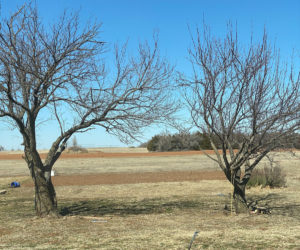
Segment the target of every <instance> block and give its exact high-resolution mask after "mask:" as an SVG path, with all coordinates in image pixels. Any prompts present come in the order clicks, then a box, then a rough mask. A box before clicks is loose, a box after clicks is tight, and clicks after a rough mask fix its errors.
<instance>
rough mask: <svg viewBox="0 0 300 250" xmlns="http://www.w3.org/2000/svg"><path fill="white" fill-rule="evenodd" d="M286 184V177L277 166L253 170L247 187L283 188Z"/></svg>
mask: <svg viewBox="0 0 300 250" xmlns="http://www.w3.org/2000/svg"><path fill="white" fill-rule="evenodd" d="M285 184H286V175H285V173H284V172H283V171H282V170H281V168H280V167H279V166H275V167H264V168H263V169H254V170H253V172H252V175H251V178H250V180H249V181H248V183H247V187H248V188H250V187H255V186H261V187H267V186H269V187H270V188H276V187H284V186H285Z"/></svg>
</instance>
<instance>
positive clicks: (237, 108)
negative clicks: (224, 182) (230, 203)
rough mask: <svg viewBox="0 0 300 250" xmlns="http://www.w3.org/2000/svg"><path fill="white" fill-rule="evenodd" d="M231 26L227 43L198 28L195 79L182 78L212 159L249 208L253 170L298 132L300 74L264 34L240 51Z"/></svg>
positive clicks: (192, 56) (193, 51)
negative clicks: (248, 189)
mask: <svg viewBox="0 0 300 250" xmlns="http://www.w3.org/2000/svg"><path fill="white" fill-rule="evenodd" d="M228 27H229V28H228V32H227V34H226V36H225V38H224V39H218V38H216V37H214V36H212V35H211V33H210V30H209V28H208V27H207V26H205V25H204V28H203V31H200V29H199V28H198V29H196V35H192V47H191V49H189V58H190V61H191V65H192V69H193V75H192V77H190V78H188V77H185V76H183V75H181V76H180V83H181V86H183V87H184V88H185V90H186V91H185V100H186V103H187V105H188V108H189V111H190V114H191V118H192V122H193V124H194V125H195V126H196V127H197V128H198V129H199V130H201V131H202V132H203V133H206V134H207V135H209V138H210V143H211V146H212V148H213V149H214V152H215V155H216V157H213V156H210V155H208V156H209V157H210V158H211V159H212V160H214V161H216V162H217V163H218V165H219V166H220V168H221V169H222V170H223V171H224V173H225V175H226V177H227V179H228V180H229V181H230V182H231V183H232V185H233V186H234V197H235V198H236V199H237V200H241V201H242V202H243V203H244V204H247V202H246V197H245V186H246V184H247V182H248V181H249V178H250V176H251V173H252V170H253V169H254V168H255V167H256V166H257V164H258V163H259V162H260V161H261V160H262V159H263V158H264V157H265V156H266V155H267V154H268V153H269V152H270V151H272V150H274V149H276V148H278V147H280V146H281V141H282V140H283V139H285V138H288V136H290V135H293V133H295V132H297V131H298V132H299V126H300V103H299V102H300V95H299V94H300V93H299V92H300V75H299V69H297V70H298V71H296V72H295V71H294V69H293V67H287V65H283V66H282V64H281V63H280V60H279V55H278V53H277V51H276V49H274V47H273V46H271V45H270V44H269V43H268V39H267V34H266V32H264V34H263V36H262V39H261V40H260V41H258V42H255V41H254V39H253V38H251V39H250V41H251V42H250V44H249V45H248V47H242V46H241V44H240V43H239V41H238V34H237V31H236V30H234V29H233V28H232V26H230V25H229V26H228ZM216 142H218V144H219V143H220V145H221V147H220V148H217V146H216ZM234 145H235V146H234ZM234 148H235V149H234Z"/></svg>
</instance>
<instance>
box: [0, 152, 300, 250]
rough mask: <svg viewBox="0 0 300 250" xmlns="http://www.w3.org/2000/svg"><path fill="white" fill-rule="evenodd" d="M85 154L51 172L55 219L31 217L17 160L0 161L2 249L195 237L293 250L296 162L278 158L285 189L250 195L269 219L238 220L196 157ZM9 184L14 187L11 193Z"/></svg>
mask: <svg viewBox="0 0 300 250" xmlns="http://www.w3.org/2000/svg"><path fill="white" fill-rule="evenodd" d="M89 152H90V153H88V154H71V153H69V154H67V153H66V154H64V155H63V157H62V158H61V159H60V160H59V161H58V162H57V164H56V165H55V172H56V176H54V177H53V182H54V185H55V188H56V192H57V197H58V203H59V209H60V213H61V215H62V217H61V218H59V219H50V218H43V219H40V218H36V217H35V216H34V209H33V205H34V204H33V196H34V190H33V187H32V181H31V180H30V178H29V176H28V170H27V168H26V165H25V163H24V161H23V160H22V157H21V154H18V152H15V153H14V154H8V153H0V190H2V189H6V190H7V191H8V192H7V193H6V194H4V195H0V220H1V224H0V248H1V249H20V248H22V249H34V248H35V249H187V248H188V246H189V245H190V243H191V240H192V237H193V235H194V233H195V232H199V233H198V234H197V236H196V238H195V240H194V241H193V243H192V249H205V248H207V249H241V248H250V249H300V248H299V246H300V234H299V232H300V198H299V191H300V184H299V180H300V171H299V167H300V160H299V158H297V157H293V156H292V155H290V154H288V153H282V152H281V153H276V157H275V159H276V160H277V162H278V163H280V164H281V166H282V167H283V169H284V170H285V171H286V173H287V178H288V182H287V187H285V188H280V189H268V188H265V189H261V188H259V187H258V188H252V189H249V190H247V195H248V198H249V199H250V200H256V201H258V203H259V204H260V205H262V206H268V207H270V208H271V212H272V213H271V214H270V215H253V214H239V215H236V214H234V213H230V212H228V211H225V210H224V206H225V205H227V206H228V207H229V208H230V205H231V200H230V198H229V197H230V196H229V195H230V193H231V192H232V187H231V186H230V184H229V183H228V181H226V180H225V178H224V176H223V174H222V172H221V171H220V170H219V169H218V167H217V166H216V165H215V164H214V162H213V161H211V160H209V159H208V158H207V157H206V156H205V155H203V154H201V153H199V152H180V153H147V152H146V151H145V150H142V149H126V150H125V149H113V150H112V149H109V150H108V149H101V152H99V150H96V149H94V150H90V151H89ZM299 153H300V152H297V153H296V155H297V156H298V157H299ZM265 164H267V162H265V161H264V162H262V163H261V166H264V165H265ZM14 180H15V181H19V182H20V183H21V187H20V188H15V189H11V188H8V184H9V183H10V182H11V181H14Z"/></svg>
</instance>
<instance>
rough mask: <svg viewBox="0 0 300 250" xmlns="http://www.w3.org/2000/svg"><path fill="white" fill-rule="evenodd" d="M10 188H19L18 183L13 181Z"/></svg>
mask: <svg viewBox="0 0 300 250" xmlns="http://www.w3.org/2000/svg"><path fill="white" fill-rule="evenodd" d="M10 187H13V188H17V187H20V182H17V181H13V182H12V183H11V184H10Z"/></svg>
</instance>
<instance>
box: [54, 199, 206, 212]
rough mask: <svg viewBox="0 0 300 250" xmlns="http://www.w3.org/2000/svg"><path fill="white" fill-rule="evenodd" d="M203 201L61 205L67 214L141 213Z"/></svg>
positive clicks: (107, 202) (101, 202) (194, 206)
mask: <svg viewBox="0 0 300 250" xmlns="http://www.w3.org/2000/svg"><path fill="white" fill-rule="evenodd" d="M201 206H203V203H201V202H199V201H193V200H176V201H167V200H163V199H144V200H141V201H124V200H121V201H120V200H106V199H101V200H85V201H78V202H75V203H74V202H73V203H65V204H62V206H61V207H60V214H61V215H62V216H67V215H82V216H87V215H93V216H104V215H121V216H125V215H139V214H159V213H171V212H172V211H173V210H174V209H180V210H183V209H191V208H199V207H201Z"/></svg>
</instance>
